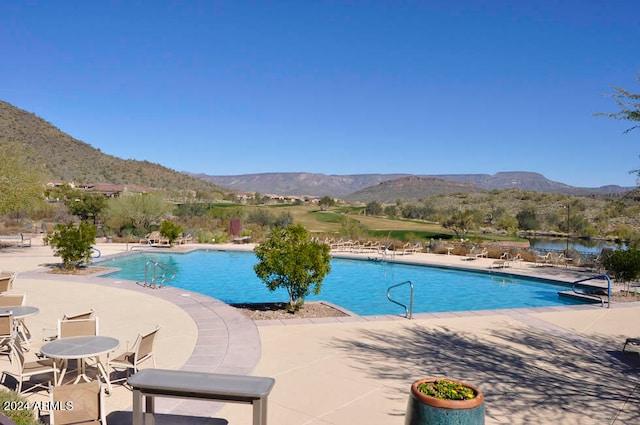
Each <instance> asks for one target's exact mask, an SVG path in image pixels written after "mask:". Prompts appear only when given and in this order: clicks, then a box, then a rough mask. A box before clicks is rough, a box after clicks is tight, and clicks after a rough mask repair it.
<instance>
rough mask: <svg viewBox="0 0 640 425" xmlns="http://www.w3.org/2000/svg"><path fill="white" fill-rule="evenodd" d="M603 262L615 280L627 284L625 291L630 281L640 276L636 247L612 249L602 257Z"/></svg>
mask: <svg viewBox="0 0 640 425" xmlns="http://www.w3.org/2000/svg"><path fill="white" fill-rule="evenodd" d="M603 264H604V267H605V269H607V271H610V272H613V274H614V275H615V278H616V280H617V281H620V282H623V283H626V284H627V291H629V287H630V285H631V282H632V281H634V280H636V279H638V277H640V251H639V250H638V249H636V248H629V249H625V250H621V249H620V250H616V251H613V252H612V253H611V254H609V255H607V256H605V257H604V261H603Z"/></svg>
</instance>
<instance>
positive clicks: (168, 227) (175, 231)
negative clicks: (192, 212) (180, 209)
mask: <svg viewBox="0 0 640 425" xmlns="http://www.w3.org/2000/svg"><path fill="white" fill-rule="evenodd" d="M183 231H184V229H183V228H182V226H180V225H178V224H175V223H174V222H173V221H169V220H164V221H163V222H162V223H160V234H161V235H162V236H164V237H165V238H167V239H169V245H173V242H174V241H175V240H176V239H178V237H179V236H180V233H182V232H183Z"/></svg>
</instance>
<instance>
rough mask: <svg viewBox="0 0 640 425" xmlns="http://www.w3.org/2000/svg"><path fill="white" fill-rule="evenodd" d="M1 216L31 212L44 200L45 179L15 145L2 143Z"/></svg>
mask: <svg viewBox="0 0 640 425" xmlns="http://www.w3.org/2000/svg"><path fill="white" fill-rule="evenodd" d="M0 158H2V160H1V161H0V214H15V213H22V212H28V211H31V210H32V209H33V208H34V207H36V206H37V205H38V204H39V203H41V201H42V199H43V196H42V195H43V192H44V190H43V184H42V183H43V179H42V177H41V174H40V172H39V169H38V168H37V167H34V165H33V164H30V163H29V162H28V161H27V159H26V151H24V150H22V149H21V148H20V146H19V145H18V144H15V143H11V144H10V143H0Z"/></svg>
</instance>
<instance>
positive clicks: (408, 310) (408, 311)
mask: <svg viewBox="0 0 640 425" xmlns="http://www.w3.org/2000/svg"><path fill="white" fill-rule="evenodd" d="M402 285H409V287H410V288H411V295H410V297H409V308H407V306H406V305H405V304H402V303H401V302H399V301H396V300H394V299H393V298H391V290H392V289H393V288H397V287H398V286H402ZM387 299H388V300H389V301H391V302H392V303H394V304H398V305H399V306H400V307H402V308H404V317H406V318H407V319H413V282H411V281H410V280H406V281H404V282H400V283H397V284H395V285H391V286H390V287H389V288H388V289H387Z"/></svg>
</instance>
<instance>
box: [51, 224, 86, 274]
mask: <svg viewBox="0 0 640 425" xmlns="http://www.w3.org/2000/svg"><path fill="white" fill-rule="evenodd" d="M95 241H96V228H95V227H94V226H92V225H90V224H87V223H85V222H80V224H79V225H78V226H75V225H74V224H73V223H67V224H58V225H56V227H55V229H54V231H53V234H52V235H51V236H49V244H50V245H51V246H52V247H53V253H54V254H55V255H56V256H59V257H60V258H62V264H63V266H64V268H65V269H75V268H77V267H81V266H83V265H85V264H87V263H89V261H91V251H92V248H91V246H92V245H93V244H94V243H95Z"/></svg>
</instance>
